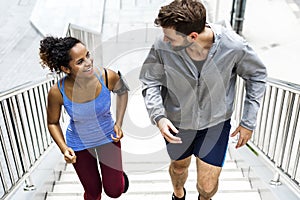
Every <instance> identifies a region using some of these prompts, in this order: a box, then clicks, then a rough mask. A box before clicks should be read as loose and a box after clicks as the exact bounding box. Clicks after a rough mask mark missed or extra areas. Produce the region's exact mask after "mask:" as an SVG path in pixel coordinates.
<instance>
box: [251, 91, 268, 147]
mask: <svg viewBox="0 0 300 200" xmlns="http://www.w3.org/2000/svg"><path fill="white" fill-rule="evenodd" d="M265 101H266V93H265V94H264V96H263V98H262V102H265ZM263 111H264V103H262V105H261V107H260V112H259V114H260V115H259V116H258V117H259V118H258V120H257V121H259V123H258V125H257V127H256V130H257V131H255V132H254V135H253V136H252V138H251V141H253V143H254V144H255V145H256V146H259V142H260V135H261V132H262V130H261V129H262V122H263V120H262V119H263V117H264V113H263Z"/></svg>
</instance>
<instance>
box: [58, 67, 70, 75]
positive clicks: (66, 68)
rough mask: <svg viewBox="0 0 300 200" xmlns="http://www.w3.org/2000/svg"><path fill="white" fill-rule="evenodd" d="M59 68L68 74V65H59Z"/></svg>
mask: <svg viewBox="0 0 300 200" xmlns="http://www.w3.org/2000/svg"><path fill="white" fill-rule="evenodd" d="M60 69H61V71H63V72H64V73H66V74H70V73H71V70H70V68H68V67H65V66H60Z"/></svg>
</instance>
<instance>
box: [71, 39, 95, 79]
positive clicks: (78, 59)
mask: <svg viewBox="0 0 300 200" xmlns="http://www.w3.org/2000/svg"><path fill="white" fill-rule="evenodd" d="M70 56H71V58H72V59H71V61H70V62H69V66H70V68H71V69H70V75H75V76H76V77H83V78H84V77H90V76H91V75H93V74H94V69H93V58H92V57H91V55H90V52H89V51H88V50H87V49H86V47H85V46H84V45H83V44H82V43H77V44H76V45H75V46H74V47H73V48H72V49H71V50H70Z"/></svg>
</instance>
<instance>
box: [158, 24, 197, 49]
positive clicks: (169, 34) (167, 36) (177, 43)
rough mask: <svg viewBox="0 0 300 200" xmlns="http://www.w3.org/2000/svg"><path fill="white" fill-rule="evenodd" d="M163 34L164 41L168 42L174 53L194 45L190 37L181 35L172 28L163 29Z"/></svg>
mask: <svg viewBox="0 0 300 200" xmlns="http://www.w3.org/2000/svg"><path fill="white" fill-rule="evenodd" d="M163 33H164V41H165V42H168V43H169V44H170V45H171V47H172V49H173V50H174V51H180V50H183V49H185V48H187V47H189V46H191V45H192V44H193V42H189V41H188V39H187V37H188V36H185V35H183V34H180V33H178V32H176V31H175V30H174V29H172V28H163Z"/></svg>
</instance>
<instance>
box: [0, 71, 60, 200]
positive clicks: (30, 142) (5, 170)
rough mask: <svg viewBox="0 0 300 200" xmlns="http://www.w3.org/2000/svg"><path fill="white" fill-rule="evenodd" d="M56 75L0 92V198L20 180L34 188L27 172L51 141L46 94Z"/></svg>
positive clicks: (30, 188)
mask: <svg viewBox="0 0 300 200" xmlns="http://www.w3.org/2000/svg"><path fill="white" fill-rule="evenodd" d="M58 78H59V77H58V76H55V77H52V78H47V79H43V80H40V81H39V82H30V83H27V84H24V85H22V86H18V87H15V88H13V89H11V90H7V91H5V92H2V93H0V109H1V114H0V116H1V117H0V146H1V149H0V158H1V164H0V180H1V181H0V183H1V185H0V186H1V187H0V198H2V197H3V198H4V197H5V196H7V195H9V193H10V192H11V191H13V190H14V188H17V187H18V186H19V184H20V183H21V182H22V181H23V180H24V179H25V180H24V181H25V188H24V190H33V189H35V187H34V184H33V183H32V181H31V178H30V171H32V169H33V168H34V167H35V166H36V163H37V162H38V161H39V159H40V158H41V156H42V155H43V154H44V153H45V151H47V149H48V148H49V147H50V145H52V144H53V140H52V139H51V137H50V135H49V133H48V130H47V125H46V120H45V118H46V96H47V93H48V91H49V89H50V87H51V86H52V85H53V84H54V83H55V82H56V81H57V79H58Z"/></svg>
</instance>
